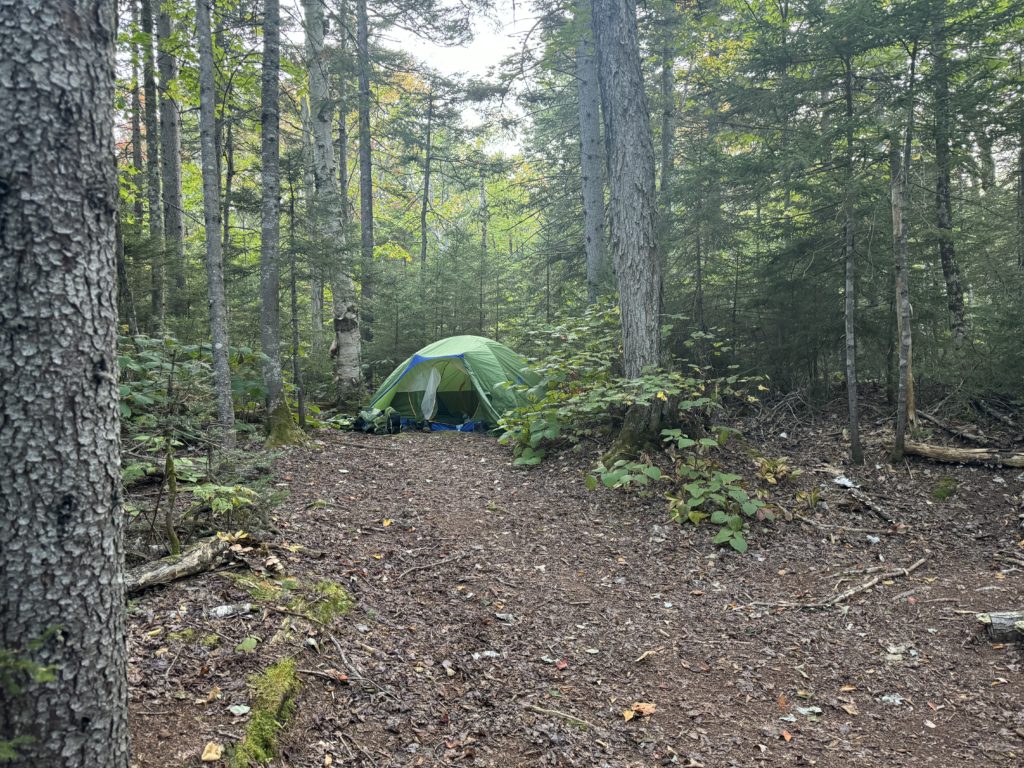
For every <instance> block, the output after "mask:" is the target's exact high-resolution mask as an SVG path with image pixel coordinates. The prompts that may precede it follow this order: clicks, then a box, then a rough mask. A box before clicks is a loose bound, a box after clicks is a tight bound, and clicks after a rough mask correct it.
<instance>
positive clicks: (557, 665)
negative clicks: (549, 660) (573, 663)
mask: <svg viewBox="0 0 1024 768" xmlns="http://www.w3.org/2000/svg"><path fill="white" fill-rule="evenodd" d="M568 666H569V662H567V661H566V660H565V659H559V660H558V661H556V662H555V669H565V668H566V667H568Z"/></svg>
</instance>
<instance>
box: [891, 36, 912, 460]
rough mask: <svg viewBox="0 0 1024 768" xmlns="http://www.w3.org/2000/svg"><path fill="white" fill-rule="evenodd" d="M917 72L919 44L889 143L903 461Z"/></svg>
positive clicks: (908, 422)
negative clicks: (899, 129)
mask: <svg viewBox="0 0 1024 768" xmlns="http://www.w3.org/2000/svg"><path fill="white" fill-rule="evenodd" d="M916 71H917V43H916V42H915V44H914V48H913V52H912V54H911V57H910V83H909V85H908V93H907V104H908V106H907V117H906V126H905V129H904V131H905V133H904V135H903V138H902V142H901V141H900V139H899V138H896V137H893V138H892V139H891V141H890V152H889V166H890V186H891V190H890V198H891V201H892V202H891V206H892V244H893V256H894V260H895V267H896V272H895V275H896V327H897V333H898V336H899V355H898V359H899V379H898V381H899V383H898V385H897V393H896V436H895V440H894V445H893V455H892V457H893V460H894V461H899V460H901V459H902V458H903V453H904V450H905V443H906V436H907V429H908V428H909V429H911V430H912V429H914V427H915V426H916V407H915V403H914V373H913V334H912V332H911V327H910V320H911V307H910V274H909V269H910V266H909V263H908V255H907V249H908V242H907V241H908V232H907V208H908V206H909V202H910V201H909V197H910V160H911V156H912V155H911V150H912V148H913V140H914V85H915V75H916Z"/></svg>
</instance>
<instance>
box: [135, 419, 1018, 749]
mask: <svg viewBox="0 0 1024 768" xmlns="http://www.w3.org/2000/svg"><path fill="white" fill-rule="evenodd" d="M747 439H748V440H750V442H751V444H756V445H757V446H758V448H759V450H760V451H762V452H763V453H764V454H765V455H767V456H787V457H789V458H790V463H791V464H792V465H793V466H795V467H800V468H801V469H802V470H803V473H802V474H801V475H800V476H799V477H796V478H794V479H793V480H791V481H788V482H784V483H782V484H780V485H779V486H778V487H776V488H774V489H773V499H774V500H775V501H776V503H777V504H779V505H780V506H781V507H782V508H784V509H789V510H791V511H794V510H795V511H797V512H799V514H801V515H802V516H804V517H805V518H806V520H803V521H802V520H799V519H795V520H793V521H789V522H786V521H779V522H776V523H769V524H764V525H760V526H756V527H755V530H754V531H753V532H752V534H751V536H750V543H751V546H750V551H749V552H748V553H747V554H746V555H738V554H735V553H733V552H731V551H723V550H721V549H718V548H716V547H715V546H713V545H712V543H711V537H712V535H713V533H714V531H713V529H712V528H711V527H698V528H695V527H693V526H689V525H687V526H680V525H675V524H672V523H670V522H668V521H667V520H666V514H665V508H664V502H663V501H662V500H661V499H660V498H659V497H658V496H657V495H656V494H652V495H650V496H648V497H646V498H644V497H642V496H640V495H637V494H633V493H624V492H616V491H606V490H599V491H594V492H590V491H587V490H586V489H585V487H584V485H583V482H582V476H583V474H584V472H585V470H586V469H587V468H588V467H589V466H592V463H593V461H594V459H595V457H596V455H597V446H592V447H591V448H588V449H585V450H582V451H579V452H575V453H574V452H566V453H563V454H561V455H560V456H556V457H554V458H553V459H550V460H548V461H546V462H545V463H544V464H543V465H541V466H540V467H539V468H537V469H534V470H531V471H523V470H520V469H516V468H513V467H512V466H511V456H510V453H509V452H508V450H507V449H506V448H504V447H502V446H500V445H498V444H497V443H496V442H495V440H494V439H493V438H490V437H486V436H480V435H465V434H456V433H434V434H418V433H417V434H402V435H395V436H388V437H372V436H364V435H359V434H343V433H328V432H323V433H318V434H317V435H316V436H315V437H314V438H313V440H312V441H311V442H310V443H309V445H307V446H306V447H303V448H298V449H293V450H291V451H288V452H287V453H285V454H284V455H282V457H281V458H280V459H279V460H278V461H277V463H276V469H275V473H276V484H277V486H278V488H280V489H282V490H287V491H288V497H287V499H286V500H285V502H284V503H283V505H282V506H280V507H279V508H277V509H276V510H275V512H274V517H275V524H276V526H277V528H278V530H279V534H278V535H277V536H276V538H275V539H274V540H273V541H271V542H270V543H269V544H268V545H265V547H266V551H263V552H256V553H253V557H252V558H250V559H251V560H255V561H257V562H262V561H263V560H264V559H265V558H267V557H274V558H276V559H277V560H278V561H280V563H281V565H282V566H283V568H284V572H285V575H287V576H290V577H294V578H296V579H299V580H301V581H303V582H306V583H312V582H315V581H318V580H331V581H334V582H337V583H340V584H341V585H343V586H344V587H345V589H346V590H348V592H349V593H350V594H351V595H352V597H353V598H354V601H355V602H354V606H353V608H352V609H351V611H350V612H349V613H348V614H347V615H344V616H341V617H338V618H334V619H332V620H331V621H329V622H328V623H327V624H325V625H318V624H316V623H315V622H310V621H308V620H306V619H304V618H303V617H301V616H299V615H298V614H297V613H295V612H289V611H288V610H287V609H285V608H282V607H281V606H280V605H276V604H275V603H274V601H273V600H270V601H266V602H263V603H260V602H258V601H256V603H255V606H254V607H253V608H252V610H250V611H249V612H246V613H243V614H241V615H235V616H231V617H226V618H214V617H212V616H211V615H210V611H211V610H212V609H214V608H216V607H218V606H225V605H230V606H237V605H240V604H244V603H246V602H254V601H253V598H252V597H251V596H249V595H248V594H247V593H246V592H245V591H244V589H243V588H242V586H240V585H239V583H238V582H237V581H236V580H233V579H231V578H228V576H227V575H226V573H224V572H220V573H207V574H204V575H202V576H199V577H195V578H193V579H190V580H187V581H183V582H180V583H177V584H175V585H172V586H169V587H166V588H161V589H157V590H153V591H150V592H148V593H146V594H144V595H143V596H142V597H141V598H140V599H138V600H136V601H133V603H132V605H131V610H130V616H129V618H130V653H131V676H130V683H131V713H132V726H133V737H134V753H135V758H134V765H135V766H138V768H143V767H146V768H149V767H150V766H199V765H212V764H215V763H201V762H200V753H201V752H202V750H203V747H204V745H205V744H206V743H207V742H209V741H214V742H218V743H222V744H225V745H230V744H231V743H232V742H234V741H237V740H238V739H239V738H240V737H241V735H242V733H243V732H244V730H245V728H246V721H247V717H248V716H247V715H245V714H243V715H241V716H237V715H234V714H232V713H231V711H230V710H229V707H231V706H236V707H237V705H248V704H250V703H251V701H250V699H251V692H250V689H249V685H248V682H247V676H249V675H251V674H253V673H256V672H258V671H260V670H261V669H264V668H266V667H267V666H268V665H269V664H270V663H271V662H273V661H274V660H276V659H279V658H282V657H284V656H292V657H294V658H295V659H296V660H297V664H298V667H299V670H300V672H299V677H300V679H301V682H302V688H301V692H300V693H299V695H298V699H297V706H296V709H295V714H294V717H293V718H292V719H291V721H290V722H289V723H288V724H287V727H286V728H285V730H284V732H283V735H282V740H281V745H280V754H279V756H278V757H277V758H276V759H275V760H274V762H273V763H272V764H273V765H275V766H295V767H299V766H302V767H304V768H312V767H313V766H318V767H319V766H329V765H346V766H419V765H422V766H432V765H465V766H609V767H611V766H660V765H682V766H708V768H711V767H712V766H715V767H717V766H723V767H724V766H783V765H823V766H831V765H843V766H956V765H997V766H999V765H1005V766H1009V765H1022V764H1024V690H1022V674H1021V661H1022V658H1024V657H1022V652H1024V651H1022V649H1021V648H1020V647H1017V646H1014V645H999V644H992V643H990V642H988V641H987V640H986V639H985V638H984V637H983V636H982V635H981V634H980V633H979V631H978V630H977V627H976V625H975V619H974V614H975V612H977V611H986V610H999V609H1011V608H1017V609H1020V608H1024V599H1022V597H1021V588H1022V586H1024V547H1022V546H1021V545H1022V544H1024V542H1022V538H1024V530H1022V529H1021V527H1020V524H1021V520H1020V517H1019V516H1020V515H1021V513H1022V512H1024V508H1022V500H1024V473H1022V472H1021V470H1019V469H1018V470H993V469H987V468H967V467H957V466H943V465H938V464H930V463H926V462H920V461H913V460H912V461H909V462H907V463H905V464H903V465H900V466H892V465H890V464H889V463H887V462H886V461H885V460H884V457H885V450H886V446H885V445H884V444H883V442H882V438H881V437H877V438H876V439H875V441H874V442H873V441H872V439H871V438H870V436H869V441H868V445H867V455H868V461H867V463H866V464H865V465H864V466H863V467H859V468H852V467H849V466H847V465H845V464H844V448H843V445H842V442H841V440H842V435H841V425H840V424H839V422H838V421H829V420H827V419H825V420H823V421H818V422H817V423H802V422H801V423H797V424H795V425H791V426H790V427H789V428H788V429H786V430H785V431H784V436H783V430H780V429H778V428H777V427H771V426H767V427H766V426H765V425H764V424H762V425H761V426H760V427H759V428H758V430H755V433H754V434H749V433H748V435H747ZM724 463H725V464H726V465H728V466H729V468H730V469H735V470H736V471H741V472H743V473H744V474H745V475H747V476H748V477H749V478H750V485H752V486H756V483H757V480H756V478H755V477H754V474H753V464H752V462H751V459H750V456H749V454H748V452H747V450H746V449H745V448H744V446H743V444H736V445H735V446H734V447H733V448H732V449H730V452H729V455H728V456H727V457H726V459H725V461H724ZM838 474H842V475H844V476H845V477H847V478H849V479H850V480H852V481H853V482H855V483H856V484H858V485H859V486H860V491H861V492H862V493H864V494H866V495H867V497H868V498H869V500H870V501H871V504H870V505H869V506H873V507H874V508H875V511H872V510H871V509H869V508H868V507H866V506H865V505H864V504H863V503H859V502H857V500H856V499H853V498H852V497H851V494H850V492H849V491H848V490H846V489H844V488H842V487H840V486H839V485H837V484H836V482H835V478H836V476H837V475H838ZM943 478H953V479H955V480H956V483H957V487H956V491H955V493H954V494H953V495H952V496H951V497H950V498H949V499H948V500H945V501H943V500H939V499H938V498H936V497H935V496H934V495H933V494H934V492H935V490H936V488H938V487H939V486H940V485H943V487H948V486H949V484H950V481H948V480H946V481H943ZM810 489H817V490H818V493H819V494H820V500H821V503H820V504H818V506H817V507H814V508H808V507H807V506H806V505H804V507H803V508H801V507H800V502H798V501H797V499H796V494H797V493H798V492H799V491H801V490H804V491H806V490H810ZM882 517H888V518H890V519H891V520H892V521H894V524H890V523H887V522H886V521H885V520H883V519H881V518H882ZM922 558H924V559H925V562H924V563H923V564H922V565H920V566H919V567H918V568H917V569H916V570H914V571H913V572H912V573H910V574H903V573H901V574H899V575H896V576H892V577H888V576H885V577H884V578H883V579H882V580H881V581H880V582H879V583H878V584H876V585H875V586H873V587H871V588H869V589H867V590H865V591H863V592H859V593H857V594H856V595H854V596H852V597H850V598H849V599H846V600H843V601H841V602H840V603H839V604H838V605H837V606H835V607H828V608H824V609H822V608H817V609H812V608H803V607H799V606H798V607H790V606H788V605H787V604H805V603H820V602H823V601H825V600H827V599H828V598H830V597H833V596H835V595H838V594H840V593H842V592H843V591H844V590H848V589H851V588H854V587H857V586H858V585H861V584H863V583H865V582H866V581H868V580H869V579H871V578H873V577H874V576H877V575H878V574H879V573H882V574H883V575H884V574H885V573H887V572H889V571H890V570H898V569H905V568H908V567H909V566H911V565H912V564H914V563H916V562H917V561H919V560H920V559H922ZM246 637H255V638H257V639H258V640H259V641H260V642H259V643H258V645H257V646H256V648H255V649H254V650H253V651H252V652H249V653H245V652H241V651H238V650H236V646H237V645H238V644H239V643H240V642H241V641H242V640H243V639H244V638H246ZM218 638H219V639H218ZM340 676H345V677H347V679H346V680H344V681H342V679H341V677H340ZM635 704H638V705H652V706H638V707H634V705H635ZM243 708H244V707H243ZM652 710H653V711H652ZM627 711H628V712H629V713H630V714H631V715H632V717H631V719H627V715H626V714H624V713H625V712H627Z"/></svg>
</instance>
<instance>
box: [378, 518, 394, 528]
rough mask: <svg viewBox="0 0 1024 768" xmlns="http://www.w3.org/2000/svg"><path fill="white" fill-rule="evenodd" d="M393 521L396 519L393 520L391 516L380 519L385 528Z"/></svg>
mask: <svg viewBox="0 0 1024 768" xmlns="http://www.w3.org/2000/svg"><path fill="white" fill-rule="evenodd" d="M393 522H394V520H392V519H391V518H390V517H385V518H384V519H383V520H381V521H380V524H381V525H383V526H384V527H385V528H387V527H388V526H389V525H391V524H392V523H393Z"/></svg>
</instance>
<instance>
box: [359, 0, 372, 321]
mask: <svg viewBox="0 0 1024 768" xmlns="http://www.w3.org/2000/svg"><path fill="white" fill-rule="evenodd" d="M356 48H357V50H356V59H357V63H358V70H359V105H358V106H359V231H360V246H361V247H360V254H359V255H360V262H361V263H360V270H359V274H360V282H361V284H362V317H361V320H360V325H361V327H362V333H363V338H364V339H365V340H366V341H370V340H372V339H373V288H374V286H373V280H374V275H373V272H374V265H373V246H374V239H373V146H372V144H371V137H370V18H369V14H368V13H367V9H366V0H357V2H356Z"/></svg>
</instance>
